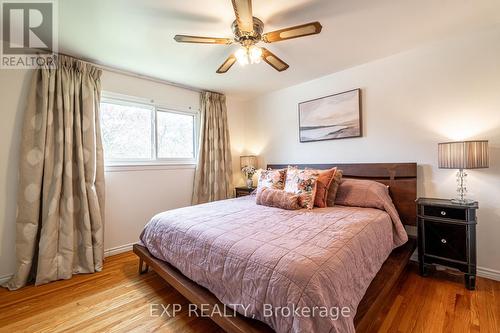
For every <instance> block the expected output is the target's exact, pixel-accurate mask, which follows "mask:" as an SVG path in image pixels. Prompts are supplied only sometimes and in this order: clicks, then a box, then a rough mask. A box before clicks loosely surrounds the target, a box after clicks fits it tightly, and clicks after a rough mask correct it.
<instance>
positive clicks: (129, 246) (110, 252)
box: [104, 243, 135, 257]
mask: <svg viewBox="0 0 500 333" xmlns="http://www.w3.org/2000/svg"><path fill="white" fill-rule="evenodd" d="M134 244H135V243H130V244H125V245H120V246H117V247H112V248H110V249H107V250H104V257H109V256H114V255H115V254H120V253H123V252H127V251H132V246H133V245H134Z"/></svg>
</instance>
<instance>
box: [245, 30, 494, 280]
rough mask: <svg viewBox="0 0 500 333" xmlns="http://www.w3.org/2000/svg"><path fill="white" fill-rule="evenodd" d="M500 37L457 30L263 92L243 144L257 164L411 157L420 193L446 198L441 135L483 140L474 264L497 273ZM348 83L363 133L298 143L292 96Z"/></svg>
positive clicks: (450, 184)
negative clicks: (486, 157)
mask: <svg viewBox="0 0 500 333" xmlns="http://www.w3.org/2000/svg"><path fill="white" fill-rule="evenodd" d="M499 40H500V29H499V28H496V29H493V30H489V31H483V32H481V33H476V34H474V35H467V36H461V37H456V38H454V39H453V40H446V41H441V42H439V43H436V44H433V45H431V46H427V47H423V48H419V49H415V50H412V51H409V52H405V53H401V54H397V55H394V56H391V57H388V58H384V59H381V60H378V61H374V62H371V63H368V64H365V65H361V66H358V67H354V68H351V69H348V70H345V71H342V72H338V73H335V74H332V75H329V76H325V77H322V78H320V79H317V80H314V81H310V82H306V83H303V84H300V85H296V86H293V87H290V88H286V89H283V90H280V91H277V92H273V93H270V94H267V95H265V96H261V97H260V98H258V99H257V100H255V101H254V103H252V105H251V106H249V107H250V108H251V109H252V112H251V113H249V115H250V119H249V120H248V121H247V122H248V123H249V126H250V128H249V130H248V133H247V135H246V146H247V147H248V149H249V150H250V151H251V152H253V153H255V154H259V155H260V156H261V158H262V165H261V166H264V165H265V163H268V162H271V163H301V162H303V163H331V162H417V163H418V165H419V167H418V195H419V196H428V197H443V198H450V197H453V196H454V191H455V188H456V186H455V178H454V177H455V174H454V173H455V172H454V171H452V170H441V169H438V168H437V143H438V142H443V141H446V140H450V139H451V140H457V139H487V140H489V141H490V146H491V150H490V153H491V158H490V168H489V169H485V170H475V171H470V172H469V175H470V176H469V178H470V179H469V190H470V197H471V198H474V199H477V200H478V201H479V205H480V209H479V212H478V213H479V224H478V226H477V232H478V234H477V240H478V264H479V266H480V267H483V268H487V269H492V270H496V271H498V273H500V242H499V241H498V238H499V237H500V43H498V41H499ZM332 47H335V45H332ZM354 88H361V89H362V94H363V99H362V100H363V102H362V109H363V112H362V113H363V132H364V134H363V137H362V138H352V139H343V140H333V141H323V142H315V143H299V140H298V111H297V104H298V103H299V102H302V101H306V100H310V99H313V98H317V97H322V96H326V95H330V94H333V93H337V92H342V91H346V90H350V89H354Z"/></svg>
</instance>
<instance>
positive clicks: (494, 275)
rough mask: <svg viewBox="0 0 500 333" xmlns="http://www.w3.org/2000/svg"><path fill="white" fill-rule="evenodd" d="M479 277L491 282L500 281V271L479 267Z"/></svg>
mask: <svg viewBox="0 0 500 333" xmlns="http://www.w3.org/2000/svg"><path fill="white" fill-rule="evenodd" d="M477 276H480V277H483V278H486V279H490V280H495V281H500V271H497V270H494V269H490V268H484V267H478V268H477Z"/></svg>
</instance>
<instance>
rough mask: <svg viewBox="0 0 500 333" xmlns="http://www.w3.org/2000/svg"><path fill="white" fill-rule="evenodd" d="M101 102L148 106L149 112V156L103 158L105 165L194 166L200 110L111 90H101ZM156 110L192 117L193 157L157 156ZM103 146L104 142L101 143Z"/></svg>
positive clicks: (198, 135)
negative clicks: (144, 157)
mask: <svg viewBox="0 0 500 333" xmlns="http://www.w3.org/2000/svg"><path fill="white" fill-rule="evenodd" d="M101 103H110V104H117V105H123V106H135V107H142V108H150V109H151V110H150V112H151V153H150V156H151V158H149V159H143V158H133V159H105V160H104V165H105V166H106V167H130V166H161V165H192V166H195V165H196V164H197V161H198V147H199V142H198V141H199V137H200V111H199V110H198V109H193V108H192V107H190V106H189V107H182V106H178V105H169V104H166V103H159V102H156V101H155V100H153V99H146V98H140V97H133V96H128V95H122V94H117V93H112V92H107V91H103V92H102V94H101V100H100V104H101ZM158 112H168V113H176V114H181V115H186V116H191V117H193V127H194V128H193V157H192V158H168V157H167V158H165V157H164V158H159V157H158V131H157V127H158V117H157V114H158ZM100 121H102V118H101V119H100ZM101 127H102V123H101ZM103 146H104V144H103Z"/></svg>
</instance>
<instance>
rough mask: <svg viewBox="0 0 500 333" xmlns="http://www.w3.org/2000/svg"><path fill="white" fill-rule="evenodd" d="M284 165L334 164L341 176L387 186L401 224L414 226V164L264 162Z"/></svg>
mask: <svg viewBox="0 0 500 333" xmlns="http://www.w3.org/2000/svg"><path fill="white" fill-rule="evenodd" d="M288 165H293V166H297V167H298V168H300V169H304V168H312V169H330V168H333V167H338V168H339V169H340V170H342V171H343V173H344V176H343V177H345V178H358V179H371V180H375V181H377V182H380V183H383V184H386V185H389V192H390V194H391V198H392V201H393V202H394V206H396V209H397V210H398V213H399V216H400V218H401V221H402V222H403V224H406V225H416V223H417V208H416V203H415V200H416V199H417V163H359V164H293V163H289V164H268V165H267V167H268V168H271V169H283V168H286V167H287V166H288Z"/></svg>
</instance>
